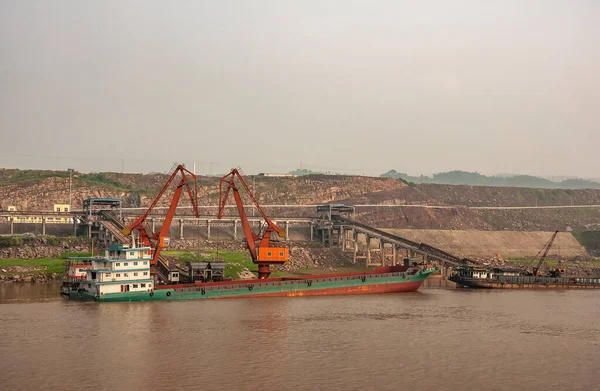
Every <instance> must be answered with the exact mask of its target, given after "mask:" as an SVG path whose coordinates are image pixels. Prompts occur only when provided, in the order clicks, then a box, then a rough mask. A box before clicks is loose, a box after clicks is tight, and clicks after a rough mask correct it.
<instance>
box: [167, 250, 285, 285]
mask: <svg viewBox="0 0 600 391" xmlns="http://www.w3.org/2000/svg"><path fill="white" fill-rule="evenodd" d="M162 254H163V255H165V256H166V257H168V258H176V259H177V260H178V262H179V264H180V266H182V267H185V263H186V262H211V261H216V260H217V259H218V260H219V261H221V262H225V263H227V266H225V277H231V278H238V275H237V274H238V272H241V271H242V270H244V269H248V270H250V271H253V270H256V269H257V266H256V265H255V264H253V263H252V259H250V255H249V254H248V253H247V252H245V251H244V252H239V251H228V250H220V251H219V252H218V254H217V251H208V252H206V251H203V252H202V253H201V255H200V256H198V254H197V253H194V252H192V251H170V250H167V251H163V252H162ZM283 275H284V273H282V272H278V271H275V272H273V273H272V274H271V276H273V277H281V276H283Z"/></svg>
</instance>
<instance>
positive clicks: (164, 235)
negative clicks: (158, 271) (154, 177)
mask: <svg viewBox="0 0 600 391" xmlns="http://www.w3.org/2000/svg"><path fill="white" fill-rule="evenodd" d="M177 174H181V179H180V180H179V182H178V183H177V187H176V188H175V193H174V194H173V198H172V199H171V204H170V205H169V210H168V211H167V214H166V216H165V220H164V222H163V224H162V227H161V228H160V231H159V232H152V230H150V229H149V228H148V227H146V224H145V223H146V219H147V218H148V216H149V215H150V212H152V209H154V207H155V206H156V205H157V204H158V201H159V200H160V199H161V197H162V196H163V194H164V193H165V191H166V190H167V189H168V188H169V186H170V185H171V183H172V182H173V181H174V180H175V178H176V177H177ZM191 182H194V183H193V185H192V184H191ZM192 186H193V188H192ZM184 189H185V190H186V192H187V194H188V195H189V197H190V200H191V201H192V208H193V210H194V215H195V216H196V217H200V214H199V212H198V185H197V182H196V175H194V174H193V173H192V172H190V171H189V170H187V169H186V168H185V167H184V166H183V165H182V164H179V165H177V167H175V169H174V170H172V173H171V176H170V177H169V179H168V180H167V182H166V183H165V184H164V186H163V187H162V189H161V190H160V191H159V192H158V194H157V195H156V197H155V198H154V201H152V204H150V206H149V207H148V209H147V210H146V212H145V213H144V215H143V216H141V217H140V218H138V219H137V220H136V221H135V222H134V223H133V224H131V225H130V226H129V227H125V228H123V233H124V234H125V235H129V234H130V233H131V232H132V231H133V230H136V229H137V231H138V233H139V237H140V241H141V242H142V243H144V245H146V246H148V247H153V248H154V254H153V256H152V261H151V264H152V265H156V263H157V262H158V259H159V256H160V252H161V250H162V249H164V248H166V247H169V228H171V222H172V221H173V216H175V210H176V209H177V204H178V203H179V199H180V198H181V193H183V190H184ZM153 242H154V244H153Z"/></svg>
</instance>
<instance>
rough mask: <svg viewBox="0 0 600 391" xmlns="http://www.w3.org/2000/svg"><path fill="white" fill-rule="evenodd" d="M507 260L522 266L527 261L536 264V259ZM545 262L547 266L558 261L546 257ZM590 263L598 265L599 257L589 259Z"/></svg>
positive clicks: (553, 264)
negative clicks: (593, 259)
mask: <svg viewBox="0 0 600 391" xmlns="http://www.w3.org/2000/svg"><path fill="white" fill-rule="evenodd" d="M507 261H508V262H511V263H516V264H519V265H523V266H524V265H527V264H529V263H531V264H532V265H536V264H537V260H534V261H532V260H531V259H508V260H507ZM546 263H547V264H548V265H549V266H556V265H558V261H557V260H555V259H547V260H546ZM591 263H593V264H598V265H600V259H596V260H595V261H591ZM563 264H566V265H568V264H569V261H567V262H563Z"/></svg>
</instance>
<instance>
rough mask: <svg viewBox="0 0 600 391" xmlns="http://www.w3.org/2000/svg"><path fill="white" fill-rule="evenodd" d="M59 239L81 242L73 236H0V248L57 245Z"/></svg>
mask: <svg viewBox="0 0 600 391" xmlns="http://www.w3.org/2000/svg"><path fill="white" fill-rule="evenodd" d="M61 241H68V242H81V238H75V237H73V236H70V237H66V238H57V237H56V236H19V235H14V236H0V248H3V247H18V246H23V245H30V246H34V245H40V244H49V245H51V246H58V245H59V243H60V242H61ZM44 242H45V243H44Z"/></svg>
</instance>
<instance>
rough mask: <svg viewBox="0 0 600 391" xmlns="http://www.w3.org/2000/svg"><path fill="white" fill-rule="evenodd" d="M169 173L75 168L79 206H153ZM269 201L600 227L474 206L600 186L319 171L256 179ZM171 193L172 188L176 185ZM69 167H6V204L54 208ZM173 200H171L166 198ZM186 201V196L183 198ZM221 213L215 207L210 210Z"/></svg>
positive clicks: (530, 226) (213, 195) (207, 193)
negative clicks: (116, 201) (425, 180)
mask: <svg viewBox="0 0 600 391" xmlns="http://www.w3.org/2000/svg"><path fill="white" fill-rule="evenodd" d="M166 179H167V177H166V175H165V174H119V173H96V174H82V173H74V177H73V183H72V197H73V208H74V209H80V208H81V207H82V201H83V200H84V199H86V198H88V197H121V198H123V203H124V206H129V207H139V206H146V205H148V204H149V202H150V200H151V199H152V198H153V195H154V194H155V193H156V192H157V191H158V190H159V189H160V187H161V186H162V184H163V183H164V182H165V181H166ZM247 182H248V184H249V186H251V187H252V186H254V187H255V194H256V196H257V198H258V200H259V202H260V203H262V204H267V205H268V204H271V205H273V204H277V205H294V204H297V205H314V204H321V203H328V202H339V203H348V204H353V205H361V204H362V205H368V204H374V205H378V204H384V205H398V206H401V205H448V206H457V207H456V208H449V209H437V208H436V209H431V208H415V207H398V208H371V207H362V208H360V209H359V210H358V211H357V218H358V219H359V220H361V221H363V222H365V223H367V224H372V225H374V226H378V227H382V228H417V229H422V228H429V229H478V230H528V231H532V230H542V231H544V230H554V229H559V230H565V229H567V228H568V227H570V228H573V229H576V230H589V229H597V227H598V224H599V223H600V209H598V208H589V209H518V210H502V209H499V210H478V209H468V208H465V206H468V207H479V206H491V207H511V206H554V205H600V190H594V189H580V190H568V189H531V188H515V187H489V186H467V185H436V184H418V185H415V184H411V185H407V184H406V183H404V182H403V181H400V180H396V179H392V178H384V177H364V176H343V175H323V174H313V175H305V176H300V177H262V176H254V177H252V176H248V177H247ZM198 190H199V198H200V204H201V205H217V203H218V178H216V177H206V176H202V177H199V178H198ZM169 191H172V189H171V190H169ZM68 199H69V176H68V173H67V172H64V171H62V172H56V171H22V170H1V169H0V209H4V210H5V209H6V208H7V206H8V205H15V206H16V207H17V208H18V209H19V210H23V211H27V210H51V208H52V205H53V204H54V203H64V202H68ZM166 199H168V197H167V198H166ZM182 204H183V205H185V204H186V201H185V200H184V201H182ZM270 212H271V213H272V214H274V215H279V216H281V215H299V214H312V213H314V210H313V209H311V208H303V209H293V210H290V208H285V207H282V208H272V209H271V210H270ZM210 213H213V211H210Z"/></svg>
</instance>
